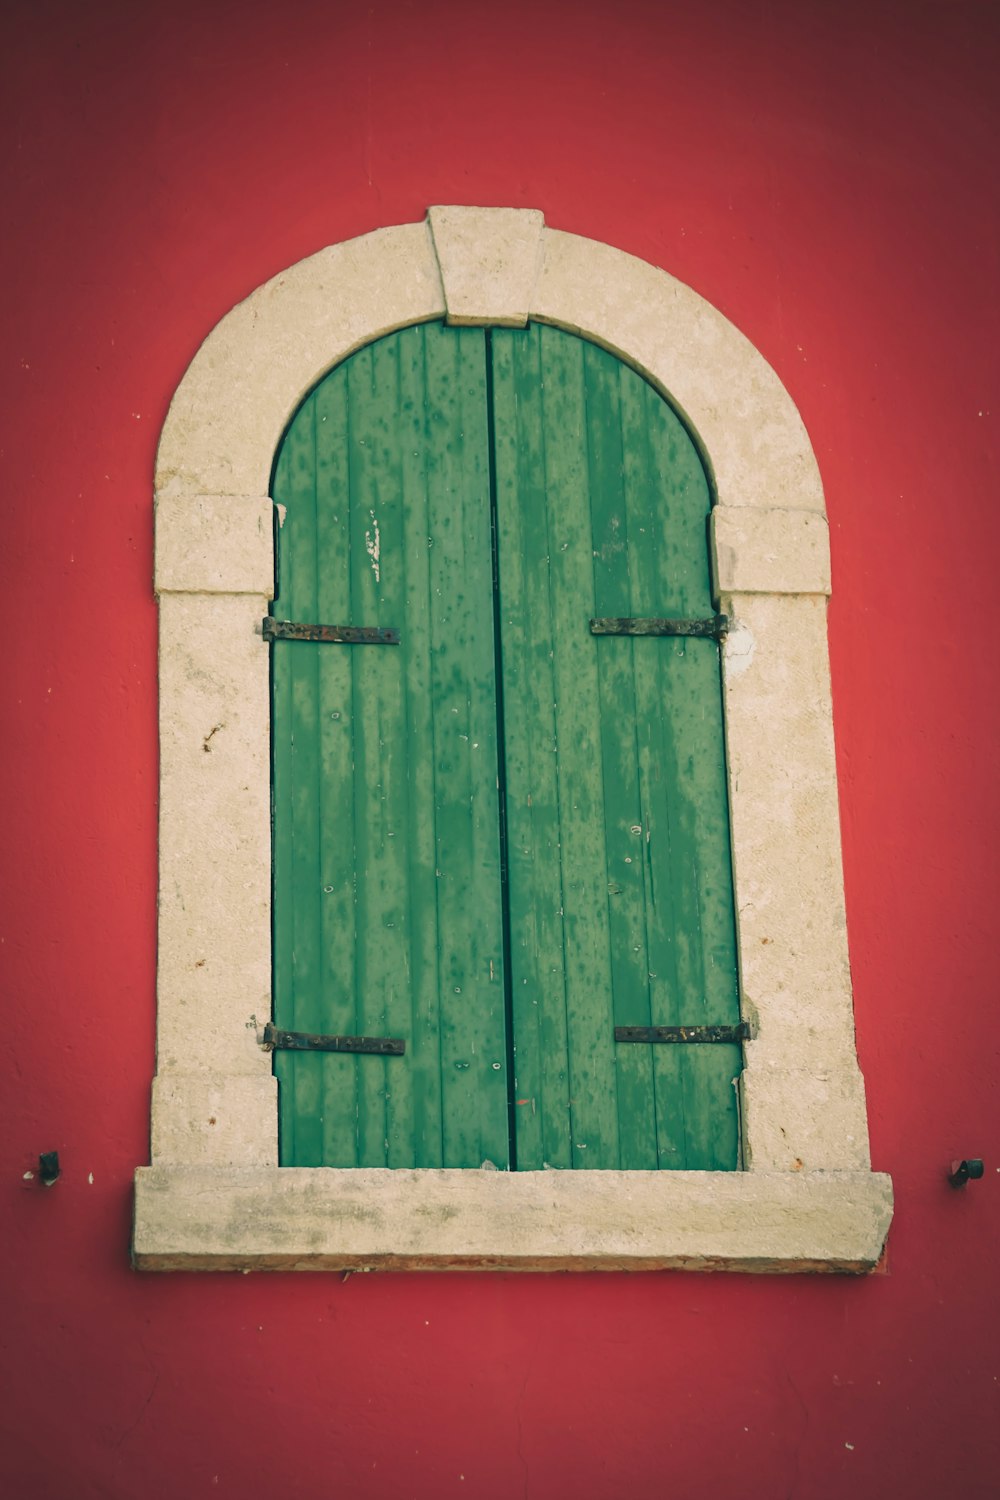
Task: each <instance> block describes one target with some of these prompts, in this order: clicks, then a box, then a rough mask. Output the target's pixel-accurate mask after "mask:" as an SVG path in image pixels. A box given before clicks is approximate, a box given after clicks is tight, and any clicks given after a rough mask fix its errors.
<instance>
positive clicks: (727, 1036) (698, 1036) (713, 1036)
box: [615, 1021, 750, 1042]
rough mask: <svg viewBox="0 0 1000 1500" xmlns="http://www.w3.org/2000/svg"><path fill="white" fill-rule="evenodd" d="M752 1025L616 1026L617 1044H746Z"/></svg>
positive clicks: (745, 1022) (742, 1023)
mask: <svg viewBox="0 0 1000 1500" xmlns="http://www.w3.org/2000/svg"><path fill="white" fill-rule="evenodd" d="M749 1037H750V1024H749V1022H748V1021H740V1023H739V1025H738V1026H616V1027H615V1041H616V1042H745V1041H747V1040H748V1039H749Z"/></svg>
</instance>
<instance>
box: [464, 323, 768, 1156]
mask: <svg viewBox="0 0 1000 1500" xmlns="http://www.w3.org/2000/svg"><path fill="white" fill-rule="evenodd" d="M491 343H492V351H493V411H494V429H495V453H496V492H497V499H496V506H497V514H498V518H499V536H500V547H499V583H500V619H501V626H502V628H501V642H502V659H503V701H504V721H505V731H506V732H505V761H506V803H507V807H506V812H507V829H508V843H509V863H510V951H511V964H510V985H511V994H512V1007H513V1026H514V1047H515V1088H516V1101H517V1102H516V1105H515V1117H516V1121H517V1163H518V1166H519V1167H521V1168H540V1167H542V1166H544V1165H546V1164H548V1165H550V1166H554V1167H555V1166H558V1167H619V1166H621V1167H627V1168H653V1167H687V1168H706V1169H707V1168H715V1169H718V1168H732V1167H735V1166H736V1164H737V1139H738V1133H737V1120H736V1098H735V1092H734V1089H733V1086H732V1081H733V1079H734V1078H735V1077H736V1076H737V1075H738V1073H739V1071H740V1049H739V1047H738V1045H734V1044H723V1045H685V1046H655V1045H654V1046H648V1045H647V1046H633V1045H623V1044H618V1045H616V1044H615V1042H614V1040H613V1037H614V1027H615V1026H616V1025H619V1026H650V1025H652V1026H667V1025H706V1024H726V1023H731V1024H733V1023H736V1022H738V1020H739V1003H738V987H737V978H736V950H735V927H734V918H733V893H732V876H731V861H730V852H729V825H728V811H727V800H726V782H725V763H724V750H723V725H722V699H721V683H720V672H719V647H718V644H717V642H716V641H714V640H712V639H688V638H658V637H650V638H638V639H634V638H630V637H594V636H592V635H590V633H589V629H588V624H589V619H590V617H592V616H656V617H663V616H667V617H671V616H681V617H698V616H710V615H711V614H712V613H713V606H712V599H711V590H710V580H709V569H708V552H707V544H706V520H707V516H708V511H709V506H710V495H709V490H708V484H707V480H706V477H705V472H704V468H703V466H702V464H701V461H700V459H699V456H698V453H697V451H696V449H695V447H694V444H693V443H692V441H691V439H690V437H689V436H688V434H687V433H686V431H685V430H684V428H683V426H682V424H681V423H680V421H679V420H678V419H677V417H676V416H675V414H674V413H673V412H672V410H671V409H670V407H669V406H668V405H667V404H666V402H664V401H663V400H662V399H661V398H660V397H659V396H658V395H657V394H656V393H655V392H654V391H653V390H652V388H651V387H650V386H649V385H648V384H647V383H646V382H645V381H644V380H643V379H642V378H641V377H640V376H639V375H637V374H636V373H635V372H634V371H633V370H630V369H628V368H627V367H626V366H624V365H622V364H621V363H620V362H619V361H617V360H615V359H614V358H612V357H611V356H610V355H608V354H606V353H604V352H603V351H602V350H600V349H598V348H596V347H595V346H593V345H591V344H587V343H585V342H583V341H582V340H580V339H577V338H574V337H572V336H570V335H568V334H565V333H562V332H560V331H558V330H556V329H551V328H544V327H532V328H529V329H528V330H527V331H526V332H524V333H521V332H516V333H515V332H507V331H500V330H497V331H495V332H494V333H493V334H492V337H491Z"/></svg>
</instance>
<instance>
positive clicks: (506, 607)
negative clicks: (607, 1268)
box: [491, 329, 573, 1170]
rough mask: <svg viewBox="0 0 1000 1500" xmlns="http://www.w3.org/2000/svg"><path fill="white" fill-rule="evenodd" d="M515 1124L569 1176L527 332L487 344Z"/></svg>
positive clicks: (538, 432)
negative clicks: (490, 383)
mask: <svg viewBox="0 0 1000 1500" xmlns="http://www.w3.org/2000/svg"><path fill="white" fill-rule="evenodd" d="M491 344H492V374H493V390H492V403H493V419H494V420H493V441H494V452H495V475H496V478H495V482H496V507H497V528H498V530H497V540H498V549H499V588H500V609H499V616H500V625H501V642H502V660H503V674H502V675H503V686H504V737H505V752H504V753H505V764H506V810H507V828H506V834H507V862H508V878H509V908H510V950H511V978H510V985H511V1017H512V1024H513V1028H514V1036H513V1042H514V1060H515V1078H514V1115H515V1122H516V1125H515V1128H516V1135H517V1163H518V1167H519V1169H521V1170H540V1169H541V1168H543V1167H545V1166H550V1167H570V1166H572V1164H573V1150H572V1140H571V1130H570V1078H569V1049H568V1033H567V1018H566V972H565V961H564V937H563V916H564V910H563V906H564V901H563V870H562V860H561V854H560V833H559V828H560V812H559V779H558V761H557V754H556V752H557V734H556V693H557V688H556V680H555V661H554V650H553V622H552V607H551V578H550V566H549V535H548V504H547V500H546V473H545V443H544V429H543V424H542V420H541V414H540V409H539V392H540V390H541V349H540V343H539V340H538V337H537V331H536V330H529V332H528V333H527V334H511V333H507V332H506V331H501V330H499V329H497V330H494V331H493V333H492V335H491Z"/></svg>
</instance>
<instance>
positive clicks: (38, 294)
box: [0, 0, 1000, 1500]
mask: <svg viewBox="0 0 1000 1500" xmlns="http://www.w3.org/2000/svg"><path fill="white" fill-rule="evenodd" d="M5 17H6V20H5V30H6V41H5V42H4V43H0V51H2V52H3V53H4V54H5V55H4V68H5V71H6V73H7V74H8V78H7V81H6V83H5V84H4V87H3V90H2V109H3V112H4V118H5V122H6V129H5V135H4V139H5V160H6V164H7V169H8V170H7V181H6V186H5V188H4V191H3V196H2V200H0V203H2V207H0V214H2V223H3V228H2V235H0V253H2V254H3V257H4V273H3V279H2V286H3V291H4V293H5V301H6V303H7V309H6V312H5V314H4V327H5V336H4V339H3V352H2V360H3V387H4V405H3V412H4V416H5V417H6V418H7V419H8V420H7V422H6V423H5V426H6V437H5V439H4V445H3V508H4V530H3V547H2V556H3V559H4V613H3V652H2V665H3V714H4V718H3V729H4V732H3V736H2V747H0V753H2V757H3V766H2V771H0V778H2V780H0V784H2V786H3V790H4V793H5V794H6V795H5V798H4V801H5V804H6V818H5V825H4V826H5V846H6V850H7V855H8V857H7V860H6V861H5V864H6V867H7V869H6V877H5V891H4V894H3V896H2V899H0V963H2V968H3V982H4V990H3V993H4V996H5V999H6V1008H5V1017H6V1020H5V1031H6V1036H5V1038H4V1041H5V1045H4V1046H3V1048H2V1067H3V1070H4V1073H5V1074H6V1075H8V1076H7V1078H6V1082H5V1084H4V1086H3V1089H2V1094H0V1097H2V1099H3V1101H4V1111H5V1115H6V1119H5V1122H4V1125H3V1129H2V1131H0V1159H2V1173H0V1182H2V1188H0V1191H2V1194H3V1216H4V1234H3V1243H4V1245H5V1247H6V1250H7V1252H8V1254H7V1265H6V1268H5V1270H4V1273H3V1276H4V1286H5V1289H6V1291H7V1293H8V1298H9V1300H8V1308H7V1311H6V1312H5V1314H4V1316H3V1318H2V1321H0V1343H2V1346H3V1349H4V1357H5V1360H6V1362H7V1363H8V1364H9V1373H8V1377H7V1382H6V1388H7V1394H6V1397H5V1400H4V1402H3V1405H2V1420H3V1422H4V1423H5V1424H6V1425H7V1427H8V1428H9V1431H8V1435H7V1436H6V1437H5V1439H4V1440H3V1442H2V1443H0V1476H3V1480H0V1493H2V1494H3V1495H5V1496H6V1495H9V1496H11V1497H15V1500H17V1497H25V1500H64V1497H68V1496H72V1497H73V1500H98V1497H100V1500H132V1497H141V1500H174V1497H178V1496H183V1497H185V1500H187V1497H192V1500H195V1497H198V1496H213V1497H214V1496H216V1495H219V1496H222V1495H230V1496H233V1497H240V1500H256V1497H258V1496H268V1497H271V1496H282V1497H283V1496H290V1497H303V1500H313V1497H323V1500H326V1497H330V1496H342V1497H346V1500H353V1497H360V1500H367V1497H379V1500H396V1497H399V1500H403V1497H418V1500H424V1497H435V1500H437V1497H444V1496H452V1495H454V1496H467V1497H469V1500H473V1497H475V1500H494V1497H495V1500H501V1497H502V1500H507V1497H510V1496H513V1495H524V1496H528V1497H532V1500H562V1497H574V1500H617V1497H623V1496H628V1497H630V1500H650V1497H660V1496H677V1497H682V1500H688V1497H695V1500H697V1497H709V1500H713V1497H716V1496H726V1497H741V1500H743V1497H749V1500H758V1497H759V1500H773V1497H777V1496H782V1497H785V1496H787V1497H795V1500H826V1497H840V1496H849V1497H851V1500H868V1497H876V1496H879V1497H881V1496H883V1495H884V1494H886V1493H890V1494H899V1495H905V1496H906V1497H907V1500H924V1497H927V1500H951V1497H962V1500H965V1497H975V1496H987V1495H991V1496H992V1495H993V1494H995V1493H996V1486H997V1484H998V1483H1000V1479H998V1465H997V1454H996V1445H997V1439H996V1431H997V1423H996V1420H995V1417H996V1408H995V1404H996V1397H997V1392H998V1375H1000V1357H998V1354H997V1344H998V1339H997V1334H998V1327H997V1316H996V1314H997V1292H996V1286H997V1277H996V1274H995V1271H994V1264H993V1255H994V1248H993V1247H994V1246H995V1244H996V1243H997V1233H998V1228H1000V1224H998V1219H1000V1212H998V1191H997V1184H998V1177H997V1173H998V1170H1000V1149H998V1140H997V1108H996V1083H995V1076H996V1053H997V1032H998V1026H997V1017H996V1008H995V999H996V980H995V968H996V965H995V957H994V955H995V944H994V943H993V941H991V934H990V932H989V926H990V924H991V921H992V919H994V916H995V910H996V905H995V903H996V887H995V879H994V877H995V865H994V863H993V860H992V853H993V847H994V846H995V844H996V842H997V826H996V825H997V801H998V793H997V782H998V778H997V775H996V772H995V761H996V757H995V752H994V745H995V742H996V739H997V730H998V724H997V717H998V715H997V696H998V695H997V692H996V676H995V670H994V668H993V660H994V658H993V656H991V653H990V639H989V638H990V636H992V635H993V634H994V626H993V619H994V616H995V602H994V585H995V579H996V561H997V556H998V553H997V510H996V505H995V501H994V498H993V496H992V495H991V493H990V488H989V486H990V480H991V478H992V474H993V466H994V458H995V453H996V447H995V443H994V440H993V436H992V434H993V430H994V409H993V398H994V391H993V390H992V389H991V386H992V385H993V384H994V383H995V377H996V366H995V364H994V361H993V355H994V351H995V349H996V347H997V332H998V330H997V322H996V301H995V293H994V287H995V285H996V278H997V270H998V267H997V242H998V236H997V220H996V217H995V215H993V214H991V194H992V192H994V191H995V187H994V184H995V180H996V179H995V173H996V168H997V163H996V160H995V155H994V159H993V160H992V161H991V150H992V136H991V129H990V127H991V125H993V127H994V129H995V124H996V121H995V119H993V120H991V113H994V114H995V111H993V110H992V107H991V99H992V96H993V90H994V88H995V82H994V75H995V72H996V68H997V60H998V59H997V47H996V42H997V33H998V26H997V20H998V9H997V6H996V5H995V4H993V3H990V0H950V3H948V0H898V3H893V0H863V3H861V0H840V3H838V4H832V3H826V0H759V3H750V0H705V3H703V4H702V5H701V6H697V5H692V4H691V3H690V0H688V3H685V4H683V5H682V4H680V3H679V0H658V3H648V4H647V3H641V0H617V3H615V4H602V5H598V4H596V3H594V0H590V3H587V0H575V3H563V0H558V3H552V0H533V3H532V0H505V3H502V4H496V3H494V4H490V5H486V4H485V3H482V0H465V3H464V4H459V3H451V4H449V3H447V0H419V3H418V0H413V3H407V0H364V3H360V4H354V5H348V4H346V3H337V0H327V3H325V4H321V3H318V0H317V3H309V0H286V3H284V4H266V5H265V4H261V3H256V0H240V3H236V0H209V3H205V0H200V3H195V0H172V3H171V4H170V5H163V4H161V5H158V6H154V7H151V8H150V9H149V10H148V11H147V8H146V7H144V6H142V5H140V4H135V3H132V4H125V3H120V4H117V3H113V0H93V3H91V4H89V5H81V4H79V3H78V0H73V3H69V0H33V3H31V4H29V3H27V0H8V5H7V7H6V9H5ZM463 202H469V203H484V204H491V203H505V204H513V205H524V206H536V207H539V208H542V209H543V210H544V211H545V214H546V217H547V220H548V222H549V223H550V224H552V225H554V226H556V227H558V228H561V229H566V230H571V231H573V232H575V233H578V234H583V235H588V236H591V237H593V238H595V239H599V240H606V241H608V242H610V243H611V244H614V245H618V246H620V247H622V248H623V249H625V250H627V251H630V252H631V253H632V254H634V255H638V256H641V257H643V258H645V259H647V260H650V261H652V262H654V263H655V264H657V265H660V266H663V267H665V268H666V269H667V270H669V271H671V272H672V273H673V274H674V275H676V276H679V277H680V278H682V279H683V280H685V281H688V282H690V283H691V285H692V286H694V287H696V288H697V290H698V291H699V292H701V293H702V294H703V295H704V296H705V297H707V298H708V299H709V300H710V301H712V302H713V303H715V304H716V305H717V306H718V307H720V308H721V309H722V311H723V312H725V313H726V314H727V315H728V316H729V317H730V318H731V319H732V320H733V321H734V322H735V323H736V324H737V325H738V326H739V327H740V328H742V329H743V330H744V332H745V333H747V334H748V335H749V337H750V338H751V339H752V340H753V341H754V343H755V344H756V345H757V346H758V348H759V349H761V350H762V351H763V353H764V354H765V355H766V356H767V358H768V359H769V360H770V361H771V362H772V363H773V364H774V366H775V367H776V369H777V370H778V371H779V373H780V374H781V376H782V378H783V379H784V381H785V383H786V385H787V386H788V388H789V389H790V391H791V393H792V395H793V397H794V398H795V400H796V401H797V402H798V404H799V407H800V409H801V411H802V413H803V415H804V417H805V419H806V422H807V424H808V427H809V430H810V432H811V434H812V437H813V441H814V443H815V446H816V449H817V453H818V456H819V460H820V464H821V468H822V471H823V475H824V479H825V482H826V488H827V497H828V503H829V513H830V520H831V530H832V538H833V559H834V580H835V590H836V592H835V598H834V602H833V606H832V613H831V646H832V656H833V672H834V695H835V711H836V727H837V739H838V753H839V764H840V774H841V799H842V807H843V819H844V842H845V861H846V882H847V898H848V910H849V923H850V938H851V953H852V961H853V970H854V980H855V994H856V1006H857V1023H858V1043H859V1049H860V1054H861V1061H862V1066H863V1068H864V1070H865V1073H866V1076H867V1082H868V1094H869V1104H870V1114H871V1132H872V1147H873V1156H874V1163H875V1165H876V1167H878V1168H879V1169H881V1170H887V1171H890V1172H891V1173H892V1174H893V1178H894V1181H895V1186H896V1193H897V1210H896V1218H895V1222H894V1226H893V1231H892V1237H891V1241H890V1250H889V1257H888V1266H887V1270H886V1271H885V1273H884V1274H876V1275H873V1276H871V1277H868V1278H866V1279H860V1280H852V1279H841V1278H836V1277H823V1278H809V1277H794V1278H789V1279H784V1280H780V1279H779V1280H771V1279H767V1278H760V1279H755V1278H752V1277H735V1276H731V1277H726V1276H698V1275H680V1274H676V1273H663V1274H657V1275H637V1276H605V1277H601V1276H565V1277H553V1278H545V1277H540V1276H523V1277H517V1276H503V1275H482V1276H467V1277H458V1276H440V1277H431V1276H392V1275H384V1276H377V1275H371V1276H361V1275H358V1276H353V1277H351V1278H350V1279H348V1280H346V1281H344V1280H341V1279H340V1278H339V1277H335V1276H324V1275H316V1276H304V1275H303V1276H275V1277H266V1276H218V1277H203V1276H162V1277H155V1276H137V1275H135V1274H134V1273H133V1272H131V1271H130V1269H129V1265H128V1233H129V1214H130V1198H131V1177H132V1172H133V1170H134V1168H135V1166H136V1165H137V1164H138V1163H141V1162H144V1161H146V1160H148V1155H147V1153H148V1095H149V1080H150V1076H151V1074H152V1070H153V1024H154V898H155V880H156V876H155V839H156V829H155V811H156V739H155V717H154V713H155V631H156V615H155V609H154V604H153V600H152V596H151V593H150V573H151V504H150V478H151V472H152V464H153V454H154V449H155V444H156V438H157V433H158V431H159V428H160V425H161V423H162V421H163V417H164V413H165V411H166V407H167V403H168V400H169V398H170V395H171V393H172V391H173V389H174V388H175V386H176V384H177V382H178V381H179V379H180V377H181V375H182V373H183V371H184V368H185V366H186V364H187V362H188V360H189V359H190V357H191V355H192V354H193V352H194V350H195V349H196V347H197V345H198V343H199V342H200V340H201V339H202V338H203V337H204V335H205V334H206V333H207V332H208V330H209V329H210V328H211V327H212V326H213V324H214V323H215V322H216V321H217V320H218V319H219V318H220V317H221V316H222V315H223V314H224V313H225V312H226V311H227V310H228V308H229V307H231V306H232V304H233V303H234V302H235V301H237V300H238V299H239V298H241V297H243V296H245V295H246V294H247V293H248V292H249V291H250V290H251V289H252V288H253V287H255V286H256V285H258V284H259V283H260V282H261V281H263V280H264V279H265V278H267V277H268V276H270V275H272V274H273V273H274V272H276V271H278V270H279V269H280V268H282V267H284V266H286V265H288V264H290V263H291V262H293V261H295V260H297V259H299V258H301V257H302V256H305V255H307V254H309V253H310V252H311V251H313V250H316V249H317V248H319V247H320V246H322V245H325V244H328V243H330V242H333V241H337V240H341V239H345V238H348V237H350V236H353V235H357V234H361V233H363V232H365V231H367V230H369V229H373V228H376V227H378V226H381V225H386V224H395V223H399V222H403V221H407V220H415V219H419V218H421V217H422V216H423V213H424V210H425V208H426V206H427V205H428V204H429V203H463ZM51 1148H58V1150H59V1152H60V1155H61V1158H62V1161H63V1164H64V1173H63V1177H62V1180H61V1181H60V1182H59V1184H58V1186H57V1187H55V1188H54V1189H52V1190H51V1191H45V1190H43V1189H42V1188H41V1187H40V1186H39V1184H38V1182H37V1181H26V1180H25V1179H24V1177H23V1174H24V1173H26V1172H27V1171H28V1170H30V1169H31V1168H33V1167H34V1166H36V1163H37V1155H38V1153H39V1152H40V1151H43V1150H48V1149H51ZM965 1155H977V1156H983V1157H985V1158H986V1161H987V1175H986V1178H985V1180H984V1181H982V1182H979V1183H975V1184H972V1185H970V1186H969V1187H967V1188H966V1189H964V1190H963V1191H962V1192H955V1191H953V1190H952V1189H951V1188H949V1187H948V1185H947V1184H946V1182H945V1179H944V1171H945V1168H946V1166H947V1163H948V1162H949V1160H950V1159H951V1158H952V1157H954V1156H965ZM91 1176H92V1181H91ZM4 1481H5V1482H4Z"/></svg>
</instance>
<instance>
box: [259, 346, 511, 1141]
mask: <svg viewBox="0 0 1000 1500" xmlns="http://www.w3.org/2000/svg"><path fill="white" fill-rule="evenodd" d="M485 393H486V365H485V345H484V340H483V335H482V333H481V331H479V330H477V329H473V330H469V331H468V332H465V331H463V330H446V329H444V328H442V327H439V326H437V325H432V326H429V327H426V328H411V329H406V330H405V331H403V332H402V333H399V334H397V335H395V336H394V337H392V338H388V339H384V340H382V341H381V342H380V343H378V344H375V345H373V346H372V347H370V348H366V349H362V350H361V351H360V352H359V353H357V354H355V355H354V356H353V357H352V358H351V359H349V360H348V361H346V363H344V364H343V365H341V366H339V367H338V368H337V369H336V370H334V371H333V372H332V374H330V375H329V376H328V377H327V378H326V379H325V380H324V381H323V382H322V383H321V384H320V385H319V386H318V387H317V388H316V389H315V390H314V391H313V393H312V394H311V395H310V396H309V398H308V399H307V401H306V402H305V404H304V405H303V406H302V408H301V409H300V411H299V412H298V414H297V415H296V417H295V418H294V419H293V421H292V424H291V427H290V428H289V431H288V433H287V435H286V437H285V440H284V442H283V444H282V448H281V451H280V455H279V459H278V464H277V471H276V475H275V487H274V495H275V499H276V500H277V501H278V502H279V503H280V504H282V505H284V506H285V507H286V511H285V517H284V525H283V526H282V528H281V530H280V533H279V550H278V556H279V584H280V593H279V594H278V596H277V598H276V599H275V601H274V608H273V614H274V615H275V617H277V618H281V619H289V620H298V621H303V622H307V623H322V624H353V625H382V626H389V627H395V628H398V629H399V631H400V636H401V644H400V645H399V646H398V647H397V646H367V645H366V646H345V645H330V644H314V643H310V642H301V641H277V642H275V644H274V646H273V647H272V653H273V684H274V687H273V692H274V703H273V716H274V728H273V774H274V952H275V973H274V985H275V995H274V1004H275V1017H276V1020H277V1021H278V1023H279V1024H280V1025H281V1026H282V1027H285V1028H287V1029H289V1030H298V1031H305V1032H322V1033H334V1034H349V1035H376V1036H383V1035H391V1036H399V1037H403V1038H404V1039H405V1041H406V1049H407V1050H406V1053H405V1055H404V1056H403V1057H401V1058H381V1057H375V1056H361V1057H354V1056H351V1055H343V1054H329V1053H290V1052H284V1053H278V1054H276V1068H277V1072H278V1078H279V1080H280V1097H281V1104H280V1124H281V1159H282V1161H283V1162H285V1163H286V1164H295V1165H301V1166H314V1165H320V1164H329V1165H338V1166H414V1165H417V1166H440V1165H443V1166H477V1167H478V1166H480V1165H481V1164H482V1162H483V1161H485V1160H489V1161H492V1162H494V1164H495V1165H497V1166H498V1167H505V1166H506V1165H507V1164H508V1161H507V1135H508V1131H507V1081H506V1043H505V1031H504V982H503V936H502V922H501V903H500V874H499V864H500V850H499V828H498V823H497V815H496V796H497V791H496V788H497V747H496V730H497V718H496V702H495V697H496V695H495V677H494V641H493V605H492V567H491V558H490V547H489V535H490V485H489V451H488V442H487V427H486V395H485ZM484 541H485V545H484Z"/></svg>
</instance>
